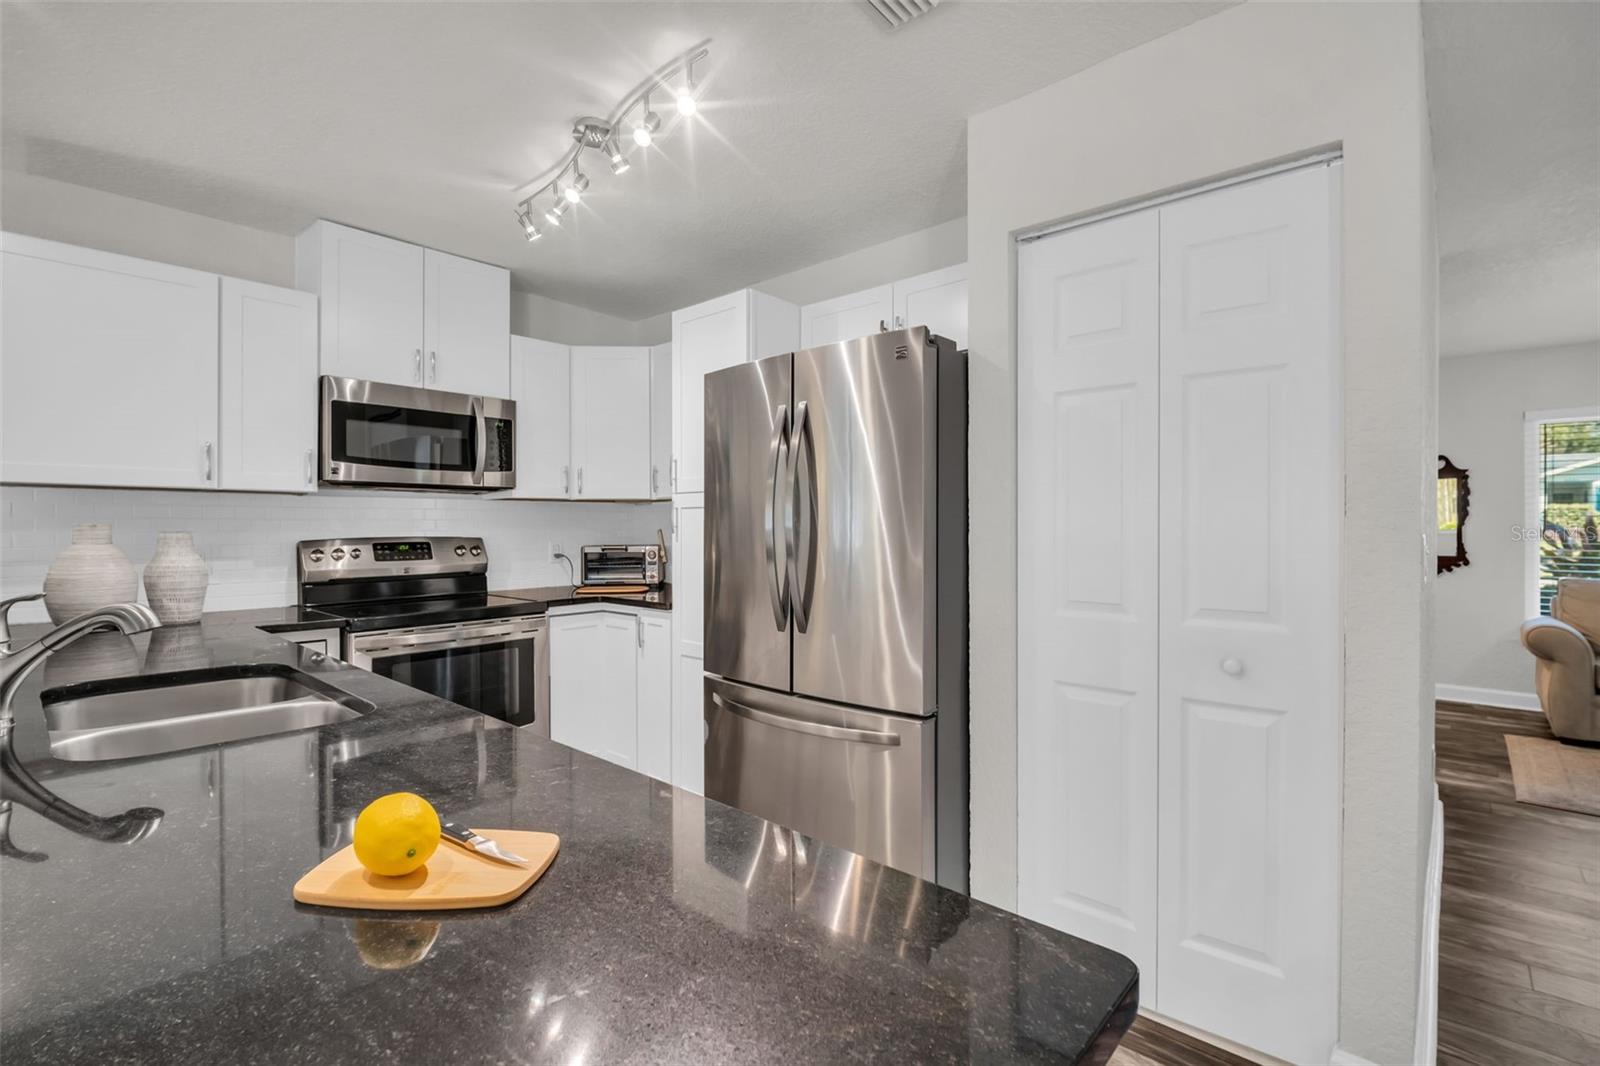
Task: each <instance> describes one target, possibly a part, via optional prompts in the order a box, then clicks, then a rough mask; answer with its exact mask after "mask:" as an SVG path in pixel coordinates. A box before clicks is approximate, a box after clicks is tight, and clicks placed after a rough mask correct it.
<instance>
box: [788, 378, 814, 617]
mask: <svg viewBox="0 0 1600 1066" xmlns="http://www.w3.org/2000/svg"><path fill="white" fill-rule="evenodd" d="M810 432H811V405H810V403H809V402H808V401H806V400H801V401H800V402H799V403H798V404H796V405H795V409H794V429H793V430H792V431H791V432H790V433H789V464H788V465H789V470H788V477H787V478H786V481H787V483H788V487H787V489H786V490H785V492H784V503H783V508H784V510H783V530H784V537H783V549H784V558H785V560H786V561H787V565H788V570H789V581H788V586H789V609H790V611H791V612H792V613H793V615H794V627H795V631H796V632H797V633H804V632H805V631H806V626H807V625H808V624H809V622H810V619H809V614H810V610H811V604H809V603H807V602H806V585H805V582H804V581H801V580H800V545H799V543H798V541H799V539H800V521H799V515H798V514H797V511H798V508H799V502H800V501H799V499H798V498H797V497H798V496H799V490H800V456H801V455H802V454H804V453H805V447H806V441H807V439H808V434H809V433H810ZM814 463H815V460H814V459H813V465H814ZM806 500H807V502H809V500H810V496H809V493H808V494H807V497H806ZM810 528H811V535H812V536H813V537H815V536H816V535H817V531H816V525H815V521H814V520H813V522H812V523H811V524H810Z"/></svg>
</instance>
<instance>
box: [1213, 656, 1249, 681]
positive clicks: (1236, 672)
mask: <svg viewBox="0 0 1600 1066" xmlns="http://www.w3.org/2000/svg"><path fill="white" fill-rule="evenodd" d="M1218 665H1219V666H1221V667H1222V672H1223V673H1225V674H1227V675H1228V676H1229V677H1239V676H1241V675H1242V674H1243V673H1244V663H1242V662H1240V661H1239V660H1238V659H1224V660H1222V662H1221V663H1219V664H1218Z"/></svg>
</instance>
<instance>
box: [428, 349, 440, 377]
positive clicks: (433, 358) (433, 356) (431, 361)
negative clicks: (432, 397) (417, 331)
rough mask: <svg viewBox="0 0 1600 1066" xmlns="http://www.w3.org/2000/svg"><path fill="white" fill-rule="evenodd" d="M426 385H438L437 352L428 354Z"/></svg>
mask: <svg viewBox="0 0 1600 1066" xmlns="http://www.w3.org/2000/svg"><path fill="white" fill-rule="evenodd" d="M428 383H429V384H430V385H437V384H438V383H439V353H438V352H429V353H428Z"/></svg>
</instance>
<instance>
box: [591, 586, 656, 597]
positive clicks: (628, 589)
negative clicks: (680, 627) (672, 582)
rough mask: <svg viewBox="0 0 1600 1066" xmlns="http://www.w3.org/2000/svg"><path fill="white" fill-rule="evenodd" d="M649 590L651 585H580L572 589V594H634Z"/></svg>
mask: <svg viewBox="0 0 1600 1066" xmlns="http://www.w3.org/2000/svg"><path fill="white" fill-rule="evenodd" d="M649 591H650V586H649V585H579V586H578V587H577V588H575V589H573V590H572V594H573V595H574V596H633V595H636V594H638V593H641V592H649Z"/></svg>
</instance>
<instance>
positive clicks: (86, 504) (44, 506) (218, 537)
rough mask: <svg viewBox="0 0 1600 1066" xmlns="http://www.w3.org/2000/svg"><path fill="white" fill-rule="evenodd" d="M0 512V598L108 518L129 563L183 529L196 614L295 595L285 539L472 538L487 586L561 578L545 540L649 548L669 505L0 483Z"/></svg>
mask: <svg viewBox="0 0 1600 1066" xmlns="http://www.w3.org/2000/svg"><path fill="white" fill-rule="evenodd" d="M0 519H3V521H0V529H3V531H4V535H3V536H0V598H5V597H8V596H20V595H23V594H25V593H30V592H38V591H39V589H40V588H41V587H42V586H43V584H44V575H45V571H46V570H47V569H48V568H49V566H50V561H51V560H52V559H54V558H55V556H56V553H58V552H59V551H60V550H61V549H62V548H64V547H66V546H67V544H68V543H70V541H71V536H72V527H73V526H74V525H77V524H79V523H82V522H110V523H111V524H112V529H111V533H112V539H113V540H114V542H115V543H116V544H117V545H118V546H119V547H120V548H121V549H122V550H123V551H124V552H125V553H126V554H127V556H128V558H130V559H132V560H133V562H134V565H136V566H139V567H141V568H142V567H143V565H144V564H145V563H147V562H149V560H150V557H151V556H152V555H154V554H155V548H156V534H157V533H159V532H163V531H166V530H187V531H189V532H192V533H193V534H194V541H195V547H196V548H197V549H198V550H199V552H200V554H201V555H203V556H205V559H206V561H207V562H208V563H210V564H211V586H210V589H209V590H208V592H207V594H206V610H208V611H231V610H239V609H243V608H246V607H279V606H283V605H286V604H291V603H294V602H296V600H297V599H298V588H297V586H296V584H295V560H294V545H295V542H296V541H301V540H313V539H318V538H322V537H339V536H355V537H363V536H379V537H381V536H388V535H394V536H409V535H412V534H420V535H430V534H431V535H440V536H468V537H471V536H477V537H482V538H483V539H484V542H485V547H486V548H487V549H488V553H489V587H490V588H523V587H528V586H536V585H565V584H568V576H567V574H568V572H567V567H566V564H565V563H563V562H560V561H559V560H556V561H551V560H550V559H549V555H548V552H549V545H550V542H552V541H556V542H559V543H560V544H561V545H562V547H563V548H564V549H565V550H566V552H567V554H568V555H570V556H572V557H573V559H574V560H576V559H577V554H578V553H577V549H578V547H579V546H580V545H582V544H595V543H601V542H605V543H616V542H619V541H620V542H623V543H653V542H654V541H655V539H656V530H657V529H665V528H666V527H667V526H668V524H669V523H670V522H671V521H672V511H671V508H670V505H668V504H666V503H650V504H624V503H567V502H553V503H543V502H534V501H528V500H493V499H486V498H484V497H481V496H442V495H441V496H434V495H424V494H421V493H404V492H396V493H387V492H372V491H366V490H355V489H349V490H342V491H327V492H319V493H315V494H313V495H309V496H280V495H272V494H267V493H247V492H182V491H156V490H141V489H68V488H34V487H29V486H25V485H4V486H0ZM140 598H141V599H143V598H144V590H143V588H142V587H141V588H140ZM12 614H13V618H14V619H15V620H17V621H27V622H42V621H45V620H46V616H45V612H44V608H43V606H42V605H41V604H38V603H29V604H19V605H18V607H17V609H16V610H15V611H13V612H12Z"/></svg>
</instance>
